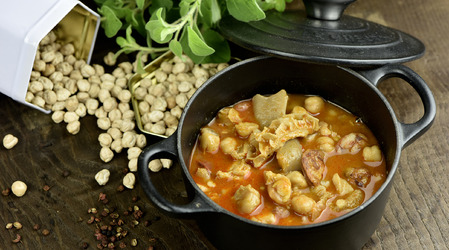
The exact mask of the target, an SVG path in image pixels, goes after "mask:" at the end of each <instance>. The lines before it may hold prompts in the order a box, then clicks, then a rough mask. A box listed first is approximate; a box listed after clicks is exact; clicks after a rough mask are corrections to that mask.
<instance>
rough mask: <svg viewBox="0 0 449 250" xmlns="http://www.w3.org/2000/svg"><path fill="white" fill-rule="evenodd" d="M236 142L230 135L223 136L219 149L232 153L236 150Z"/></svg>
mask: <svg viewBox="0 0 449 250" xmlns="http://www.w3.org/2000/svg"><path fill="white" fill-rule="evenodd" d="M237 147H238V142H237V141H236V140H235V139H234V138H232V137H226V138H224V139H223V140H222V141H221V143H220V148H221V151H223V153H225V154H232V153H234V152H236V151H237Z"/></svg>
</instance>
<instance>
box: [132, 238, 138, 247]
mask: <svg viewBox="0 0 449 250" xmlns="http://www.w3.org/2000/svg"><path fill="white" fill-rule="evenodd" d="M131 246H133V247H135V246H137V239H132V240H131Z"/></svg>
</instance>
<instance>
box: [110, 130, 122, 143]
mask: <svg viewBox="0 0 449 250" xmlns="http://www.w3.org/2000/svg"><path fill="white" fill-rule="evenodd" d="M107 132H108V134H109V135H110V136H111V137H112V139H114V140H117V139H120V138H122V131H120V129H118V128H110V129H108V131H107Z"/></svg>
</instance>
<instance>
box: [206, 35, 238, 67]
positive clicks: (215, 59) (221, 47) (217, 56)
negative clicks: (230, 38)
mask: <svg viewBox="0 0 449 250" xmlns="http://www.w3.org/2000/svg"><path fill="white" fill-rule="evenodd" d="M203 37H204V40H205V41H206V42H207V44H209V45H210V46H211V47H212V48H214V49H215V52H214V53H213V54H211V55H209V56H207V57H206V58H204V60H203V62H202V63H222V62H229V60H231V49H230V47H229V44H228V42H227V41H226V40H225V39H224V38H223V37H222V36H221V35H220V34H219V33H218V32H216V31H214V30H211V29H208V30H206V31H204V32H203Z"/></svg>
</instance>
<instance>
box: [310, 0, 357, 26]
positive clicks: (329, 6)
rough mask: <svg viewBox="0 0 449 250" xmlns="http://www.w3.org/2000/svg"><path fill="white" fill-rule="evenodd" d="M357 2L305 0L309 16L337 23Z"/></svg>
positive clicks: (345, 0) (352, 0)
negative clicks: (351, 5) (348, 8)
mask: <svg viewBox="0 0 449 250" xmlns="http://www.w3.org/2000/svg"><path fill="white" fill-rule="evenodd" d="M355 1H356V0H303V2H304V6H305V7H306V13H307V16H309V17H312V18H315V19H321V20H327V21H335V20H338V19H340V17H341V15H342V14H343V11H344V10H345V9H346V7H348V6H349V4H351V3H353V2H355Z"/></svg>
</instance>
